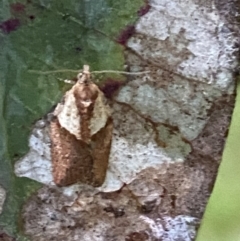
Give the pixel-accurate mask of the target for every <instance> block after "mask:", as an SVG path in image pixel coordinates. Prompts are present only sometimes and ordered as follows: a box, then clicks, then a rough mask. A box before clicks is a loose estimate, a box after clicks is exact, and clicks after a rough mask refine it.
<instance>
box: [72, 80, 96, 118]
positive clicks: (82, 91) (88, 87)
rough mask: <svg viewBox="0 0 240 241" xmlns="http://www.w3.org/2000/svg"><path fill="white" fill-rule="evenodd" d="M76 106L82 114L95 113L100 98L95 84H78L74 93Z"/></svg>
mask: <svg viewBox="0 0 240 241" xmlns="http://www.w3.org/2000/svg"><path fill="white" fill-rule="evenodd" d="M73 94H74V97H75V101H76V106H77V108H78V111H79V115H81V114H87V113H88V114H89V115H91V112H92V111H93V108H94V104H95V101H96V99H97V97H98V89H97V87H96V85H95V84H93V83H77V84H76V85H75V86H74V91H73Z"/></svg>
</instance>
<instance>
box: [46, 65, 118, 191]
mask: <svg viewBox="0 0 240 241" xmlns="http://www.w3.org/2000/svg"><path fill="white" fill-rule="evenodd" d="M112 131H113V121H112V117H111V109H110V107H109V105H108V104H107V101H106V99H105V97H104V94H103V92H102V91H101V90H100V89H99V88H98V86H97V85H95V84H94V83H93V82H92V80H91V74H90V72H89V66H88V65H84V67H83V71H82V73H79V74H78V76H77V82H76V84H75V85H74V86H73V87H72V88H71V89H70V90H69V91H68V92H66V94H65V96H64V98H63V100H62V102H61V103H59V104H58V105H57V107H56V109H55V110H54V112H53V118H52V120H51V122H50V139H51V159H52V174H53V179H54V182H55V184H56V185H57V186H68V185H71V184H74V183H77V182H81V183H85V184H89V185H92V186H94V187H98V186H101V185H102V184H103V182H104V180H105V176H106V172H107V167H108V158H109V154H110V149H111V140H112Z"/></svg>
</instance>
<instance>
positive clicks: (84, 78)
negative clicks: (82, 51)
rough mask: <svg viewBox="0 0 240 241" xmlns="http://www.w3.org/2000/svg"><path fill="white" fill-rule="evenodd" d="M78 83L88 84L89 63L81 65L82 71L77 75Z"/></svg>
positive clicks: (89, 75)
mask: <svg viewBox="0 0 240 241" xmlns="http://www.w3.org/2000/svg"><path fill="white" fill-rule="evenodd" d="M77 78H78V83H80V84H86V85H87V84H88V83H90V82H91V74H90V71H89V65H83V71H82V72H81V73H79V74H78V75H77Z"/></svg>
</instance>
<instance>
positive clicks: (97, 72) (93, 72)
mask: <svg viewBox="0 0 240 241" xmlns="http://www.w3.org/2000/svg"><path fill="white" fill-rule="evenodd" d="M91 73H92V74H105V73H113V74H126V75H141V74H147V73H150V71H149V70H147V71H142V72H126V71H118V70H100V71H92V72H91Z"/></svg>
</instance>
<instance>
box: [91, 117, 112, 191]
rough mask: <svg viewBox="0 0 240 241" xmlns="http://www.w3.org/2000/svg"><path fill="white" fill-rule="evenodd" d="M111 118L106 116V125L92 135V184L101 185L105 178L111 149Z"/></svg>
mask: <svg viewBox="0 0 240 241" xmlns="http://www.w3.org/2000/svg"><path fill="white" fill-rule="evenodd" d="M112 131H113V120H112V118H111V117H109V118H108V121H107V123H106V126H105V127H104V128H102V129H101V130H100V131H99V132H97V133H96V134H95V135H93V136H92V139H91V150H92V157H93V186H101V185H102V184H103V182H104V180H105V177H106V173H107V168H108V159H109V154H110V151H111V143H112Z"/></svg>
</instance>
